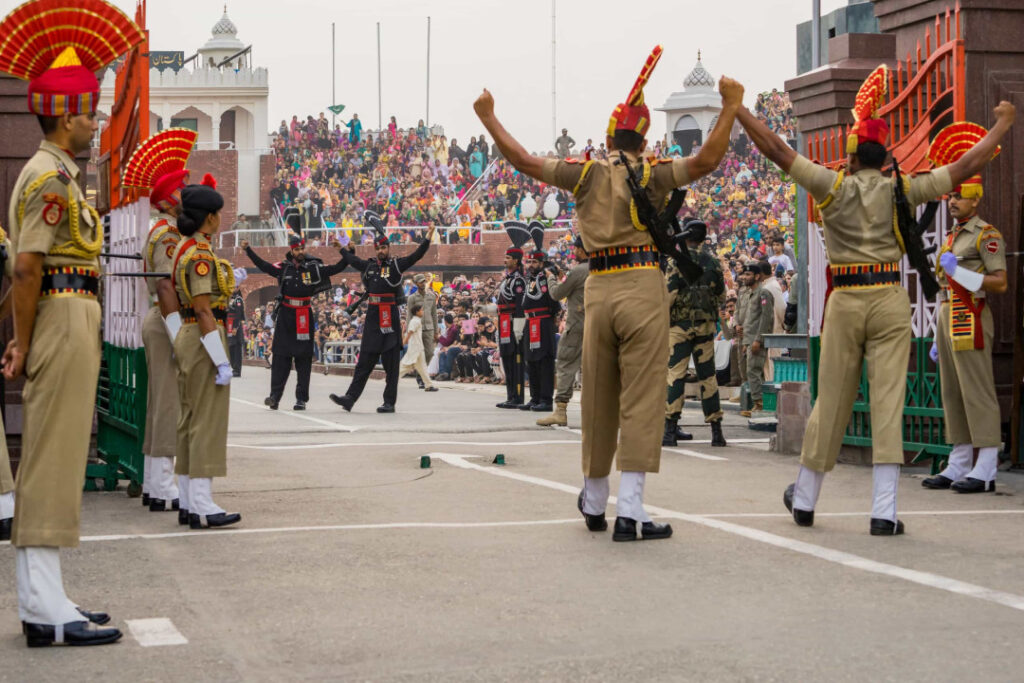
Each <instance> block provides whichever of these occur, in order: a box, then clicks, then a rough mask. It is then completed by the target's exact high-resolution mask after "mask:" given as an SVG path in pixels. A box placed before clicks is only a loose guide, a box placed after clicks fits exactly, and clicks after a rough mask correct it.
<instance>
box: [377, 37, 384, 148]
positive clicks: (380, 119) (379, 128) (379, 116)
mask: <svg viewBox="0 0 1024 683" xmlns="http://www.w3.org/2000/svg"><path fill="white" fill-rule="evenodd" d="M382 130H384V112H383V104H382V98H381V94H380V22H379V21H378V22H377V136H378V137H379V136H380V132H381V131H382Z"/></svg>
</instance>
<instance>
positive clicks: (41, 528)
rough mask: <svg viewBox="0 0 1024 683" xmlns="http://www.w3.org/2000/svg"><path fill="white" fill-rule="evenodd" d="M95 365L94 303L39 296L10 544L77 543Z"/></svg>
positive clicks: (24, 396)
mask: <svg viewBox="0 0 1024 683" xmlns="http://www.w3.org/2000/svg"><path fill="white" fill-rule="evenodd" d="M99 373H100V305H99V303H97V302H96V301H95V300H94V299H86V298H82V297H73V296H71V297H52V298H46V299H42V300H40V302H39V308H38V310H37V312H36V322H35V327H34V329H33V330H32V344H31V347H30V348H29V354H28V360H27V362H26V365H25V376H26V377H27V380H26V382H25V389H24V390H23V392H22V402H23V405H24V422H23V425H22V451H21V466H20V467H19V468H18V480H17V484H16V486H15V496H16V503H15V506H16V507H15V513H14V528H13V530H12V534H11V543H12V544H14V545H15V546H18V547H26V546H51V547H52V546H56V547H63V548H73V547H75V546H77V545H78V531H79V521H80V518H81V512H82V484H83V482H84V481H85V464H86V461H87V460H88V458H89V441H90V437H91V434H92V420H93V413H94V412H95V409H96V382H97V380H98V379H99Z"/></svg>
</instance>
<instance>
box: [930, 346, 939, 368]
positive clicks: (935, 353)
mask: <svg viewBox="0 0 1024 683" xmlns="http://www.w3.org/2000/svg"><path fill="white" fill-rule="evenodd" d="M928 357H929V358H931V359H932V362H933V363H938V362H939V347H938V345H937V344H936V343H935V342H932V348H931V349H929V350H928Z"/></svg>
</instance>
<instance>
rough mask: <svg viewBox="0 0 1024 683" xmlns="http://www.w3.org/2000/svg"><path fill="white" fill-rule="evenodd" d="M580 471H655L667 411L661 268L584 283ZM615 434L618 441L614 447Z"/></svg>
mask: <svg viewBox="0 0 1024 683" xmlns="http://www.w3.org/2000/svg"><path fill="white" fill-rule="evenodd" d="M585 287H586V289H585V295H584V302H585V304H584V306H585V310H586V315H585V318H584V323H583V324H584V333H583V396H582V404H583V405H582V408H583V430H582V431H583V475H584V476H585V477H590V478H599V477H606V476H608V474H609V472H610V471H611V466H612V460H614V461H615V464H616V468H617V469H619V470H620V471H624V472H657V471H658V469H659V467H660V465H661V435H662V431H663V429H662V427H663V425H664V422H663V417H664V414H665V367H666V363H667V362H668V301H667V300H668V292H667V290H666V289H665V280H664V278H663V277H662V275H661V271H660V270H658V269H656V268H637V269H632V270H624V271H618V272H610V273H600V274H592V276H591V277H588V278H587V283H586V285H585ZM616 440H618V445H617V446H616Z"/></svg>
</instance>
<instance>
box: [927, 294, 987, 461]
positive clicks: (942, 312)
mask: <svg viewBox="0 0 1024 683" xmlns="http://www.w3.org/2000/svg"><path fill="white" fill-rule="evenodd" d="M936 328H937V329H936V334H935V341H936V345H937V346H938V347H939V377H940V379H941V382H942V411H943V414H944V416H945V418H946V441H948V442H949V443H951V444H958V443H969V444H972V445H973V446H974V447H975V448H988V447H992V446H996V447H998V446H999V445H1001V443H1002V435H1001V434H1000V431H999V401H997V400H996V382H995V377H994V375H993V372H992V337H993V323H992V311H990V310H989V308H988V304H987V302H986V305H985V308H984V309H983V310H982V311H981V329H982V332H983V333H984V339H985V348H982V349H972V350H968V351H954V350H953V346H952V342H951V340H950V336H949V302H946V303H943V304H942V306H941V307H940V308H939V320H938V324H937V325H936Z"/></svg>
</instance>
